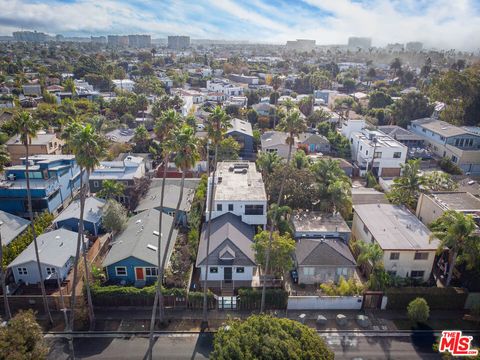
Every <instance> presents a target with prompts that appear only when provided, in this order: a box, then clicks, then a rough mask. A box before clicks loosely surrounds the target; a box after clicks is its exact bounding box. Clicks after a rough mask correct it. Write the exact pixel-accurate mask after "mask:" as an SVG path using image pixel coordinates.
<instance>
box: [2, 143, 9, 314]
mask: <svg viewBox="0 0 480 360" xmlns="http://www.w3.org/2000/svg"><path fill="white" fill-rule="evenodd" d="M9 162H10V155H9V153H8V151H7V148H6V146H5V145H0V172H3V169H4V167H5V165H6V164H8V163H9ZM2 225H3V223H2V222H1V221H0V282H1V284H2V292H3V303H4V307H5V319H6V320H10V318H11V317H12V313H11V311H10V305H9V304H8V296H7V285H6V283H5V275H6V271H5V268H4V267H3V244H2Z"/></svg>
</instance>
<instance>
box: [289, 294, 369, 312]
mask: <svg viewBox="0 0 480 360" xmlns="http://www.w3.org/2000/svg"><path fill="white" fill-rule="evenodd" d="M362 304H363V296H289V297H288V304H287V310H360V309H361V308H362Z"/></svg>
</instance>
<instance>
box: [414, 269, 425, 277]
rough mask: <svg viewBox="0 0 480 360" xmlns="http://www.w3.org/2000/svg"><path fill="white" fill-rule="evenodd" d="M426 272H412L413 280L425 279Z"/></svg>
mask: <svg viewBox="0 0 480 360" xmlns="http://www.w3.org/2000/svg"><path fill="white" fill-rule="evenodd" d="M424 274H425V271H418V270H412V272H411V273H410V277H412V278H423V275H424Z"/></svg>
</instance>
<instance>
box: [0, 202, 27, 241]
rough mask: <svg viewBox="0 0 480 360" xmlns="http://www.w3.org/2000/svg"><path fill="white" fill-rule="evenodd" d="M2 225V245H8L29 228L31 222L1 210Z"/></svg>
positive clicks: (0, 221) (0, 229) (0, 219)
mask: <svg viewBox="0 0 480 360" xmlns="http://www.w3.org/2000/svg"><path fill="white" fill-rule="evenodd" d="M0 223H1V225H0V231H1V233H2V244H3V245H8V244H10V242H12V240H13V239H15V238H16V237H17V236H18V235H20V234H21V233H22V232H23V231H24V230H25V229H26V228H27V226H28V225H29V224H30V221H28V220H25V219H24V218H21V217H18V216H15V215H12V214H10V213H7V212H5V211H1V210H0Z"/></svg>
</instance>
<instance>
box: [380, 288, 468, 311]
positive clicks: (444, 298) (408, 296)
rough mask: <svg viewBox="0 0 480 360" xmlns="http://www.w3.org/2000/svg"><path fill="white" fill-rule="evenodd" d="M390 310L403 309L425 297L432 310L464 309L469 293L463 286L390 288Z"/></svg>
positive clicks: (388, 303) (388, 306)
mask: <svg viewBox="0 0 480 360" xmlns="http://www.w3.org/2000/svg"><path fill="white" fill-rule="evenodd" d="M385 293H386V295H387V297H388V302H387V309H388V310H402V309H405V308H406V307H407V306H408V304H409V303H410V302H411V301H412V300H413V299H415V298H417V297H421V298H424V299H425V300H426V301H427V303H428V304H429V306H430V309H432V310H463V308H464V305H465V301H466V299H467V296H468V293H467V292H466V291H465V290H464V289H462V288H455V287H448V288H437V287H403V288H388V289H387V290H386V292H385Z"/></svg>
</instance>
